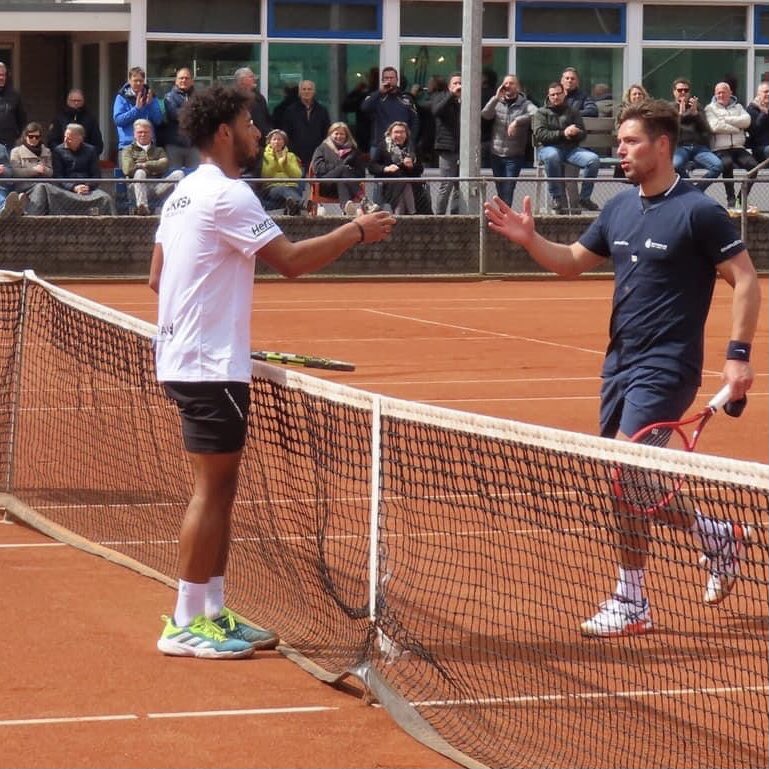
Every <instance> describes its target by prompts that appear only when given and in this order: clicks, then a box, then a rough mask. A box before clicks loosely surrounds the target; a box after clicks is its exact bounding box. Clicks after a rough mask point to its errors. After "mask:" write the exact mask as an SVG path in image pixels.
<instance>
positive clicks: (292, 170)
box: [260, 128, 302, 216]
mask: <svg viewBox="0 0 769 769" xmlns="http://www.w3.org/2000/svg"><path fill="white" fill-rule="evenodd" d="M301 178H302V165H301V163H300V162H299V158H298V157H297V156H296V155H295V154H294V153H293V152H291V151H290V150H289V149H288V136H286V132H285V131H281V130H280V129H279V128H274V129H273V130H272V131H270V133H268V134H267V146H266V147H265V148H264V157H263V158H262V179H275V180H276V181H273V182H265V183H264V184H263V185H262V187H261V190H260V192H261V195H260V197H261V198H262V203H263V204H264V208H265V210H267V211H274V210H276V209H281V210H283V211H284V213H286V214H288V215H289V216H298V215H299V214H300V213H301V212H302V191H301V187H300V186H299V182H298V181H292V180H293V179H301Z"/></svg>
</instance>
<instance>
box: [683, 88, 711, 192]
mask: <svg viewBox="0 0 769 769" xmlns="http://www.w3.org/2000/svg"><path fill="white" fill-rule="evenodd" d="M691 90H692V84H691V83H690V82H689V81H688V80H687V79H686V78H684V77H679V78H676V79H675V80H674V81H673V99H674V101H673V104H675V106H676V109H677V110H678V125H679V131H678V146H677V147H676V151H675V154H674V155H673V165H674V166H675V168H676V173H678V174H679V175H680V176H681V178H682V179H688V178H689V172H688V170H687V166H688V165H689V163H694V165H695V166H698V167H700V168H704V169H705V176H704V178H705V179H714V178H715V177H716V176H720V175H721V171H722V170H723V165H722V164H721V161H720V159H719V158H718V156H717V155H714V154H713V153H712V152H711V151H710V126H708V121H707V120H706V119H705V114H704V112H703V111H702V110H701V109H700V102H699V99H698V98H697V97H696V96H692V95H691ZM711 184H712V182H697V185H698V186H699V188H700V189H701V190H702V191H703V192H704V191H705V190H706V189H707V188H708V187H709V186H710V185H711Z"/></svg>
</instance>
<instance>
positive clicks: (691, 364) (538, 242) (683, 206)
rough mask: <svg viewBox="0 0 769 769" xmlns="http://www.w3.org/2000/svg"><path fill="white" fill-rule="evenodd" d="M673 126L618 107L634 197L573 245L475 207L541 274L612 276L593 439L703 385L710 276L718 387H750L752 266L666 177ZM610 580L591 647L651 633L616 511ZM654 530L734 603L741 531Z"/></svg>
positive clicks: (688, 517) (639, 567) (643, 534)
mask: <svg viewBox="0 0 769 769" xmlns="http://www.w3.org/2000/svg"><path fill="white" fill-rule="evenodd" d="M677 136H678V114H677V112H676V110H675V109H674V108H673V107H672V106H671V105H669V104H668V103H667V102H664V101H657V100H647V101H644V102H641V103H638V104H633V105H630V106H629V107H627V108H626V109H625V110H624V111H623V113H622V115H621V118H620V126H619V131H618V140H619V146H618V151H617V154H618V157H619V159H620V164H621V167H622V170H623V172H624V173H625V176H626V177H627V179H628V180H629V181H630V182H632V183H633V184H634V185H636V187H637V189H628V190H626V191H624V192H622V193H620V194H618V195H616V196H615V197H614V198H612V199H611V200H610V201H609V202H608V203H607V204H606V205H605V206H604V208H603V210H602V211H601V213H600V215H599V216H598V218H597V219H596V220H595V221H594V222H593V224H592V225H591V226H590V227H589V228H588V230H587V231H586V232H585V233H584V235H582V237H581V238H580V239H579V240H578V241H577V242H576V243H572V244H571V245H566V244H560V243H555V242H553V241H549V240H547V239H545V238H543V237H542V236H541V235H539V234H538V233H537V232H536V229H535V223H534V218H533V216H532V213H531V200H530V198H525V199H524V201H523V211H522V212H520V213H519V212H516V211H513V210H512V209H510V208H509V207H508V206H507V205H505V203H504V202H503V201H502V200H500V199H499V198H494V200H493V201H492V202H491V203H487V204H486V205H485V213H486V218H487V220H488V223H489V227H490V228H491V229H492V230H493V231H494V232H498V233H500V234H501V235H504V236H505V237H506V238H508V239H509V240H511V241H512V242H514V243H518V244H519V245H521V246H523V247H524V248H525V249H526V250H527V251H528V252H529V254H531V256H532V257H533V258H534V259H535V260H536V261H537V262H538V263H539V264H541V265H542V266H543V267H545V268H547V269H549V270H552V271H553V272H556V273H558V274H559V275H562V276H564V277H576V276H577V275H580V274H581V273H583V272H585V271H586V270H590V269H593V268H595V267H596V266H598V265H599V264H600V263H601V262H603V260H604V259H611V260H612V262H613V265H614V274H615V284H614V298H613V302H612V315H611V322H610V331H609V333H610V341H609V346H608V350H607V353H606V358H605V361H604V366H603V372H602V380H603V383H602V387H601V411H600V426H601V435H603V436H606V437H618V438H623V439H627V438H628V437H629V436H632V435H633V434H634V433H636V432H637V431H638V430H640V429H641V428H642V427H645V426H646V425H648V424H651V423H653V422H660V421H668V420H678V419H680V418H681V416H682V415H683V414H684V412H685V411H686V410H687V409H688V408H689V406H690V405H691V404H692V402H693V401H694V398H695V395H696V393H697V389H698V388H699V386H700V384H701V376H702V366H703V339H704V328H705V320H706V318H707V315H708V311H709V308H710V302H711V298H712V295H713V288H714V285H715V279H716V276H717V275H720V276H721V277H722V278H723V279H724V280H726V281H727V283H729V285H731V286H732V289H733V300H732V326H731V332H730V339H731V341H730V342H729V344H728V347H727V350H726V360H725V363H724V367H723V380H724V382H725V383H728V384H729V386H730V399H731V400H733V401H737V400H740V399H741V398H743V396H744V395H745V394H746V393H747V391H748V390H749V389H750V387H751V385H752V383H753V370H752V368H751V366H750V347H751V343H752V341H753V336H754V333H755V329H756V324H757V321H758V312H759V305H760V301H761V295H760V289H759V286H758V280H757V277H756V272H755V269H754V267H753V263H752V261H751V259H750V256H749V254H748V252H747V250H746V248H745V245H744V244H743V242H742V241H741V240H740V237H739V235H738V234H737V232H736V231H735V229H734V226H733V225H732V224H731V222H730V220H729V217H728V215H727V213H726V211H725V210H724V209H723V208H722V207H721V206H719V205H718V204H717V203H716V202H715V201H714V200H712V199H711V198H709V197H707V196H706V195H705V194H704V193H703V192H701V191H700V190H698V189H696V188H695V187H693V186H692V185H691V184H690V183H689V182H687V181H684V180H682V179H681V178H680V177H679V176H678V175H677V174H676V172H675V169H674V167H673V151H674V149H675V147H676V140H677ZM618 513H619V515H618V521H619V528H620V534H619V543H618V551H619V575H618V579H617V584H616V587H615V589H614V592H613V594H612V595H611V596H610V598H609V599H608V600H606V601H604V602H603V603H602V604H601V605H600V607H599V609H598V612H597V613H596V615H595V616H594V617H592V618H591V619H588V620H586V621H585V622H583V623H582V625H581V629H582V632H583V633H585V634H586V635H591V636H602V637H603V636H617V635H632V634H640V633H647V632H649V631H650V630H651V629H652V619H651V611H650V608H649V602H648V600H647V598H646V597H645V594H644V574H645V567H646V561H647V557H648V550H649V542H650V524H651V521H650V517H651V516H648V515H637V514H633V513H632V512H630V511H629V510H626V509H620V510H619V511H618ZM654 517H655V518H656V519H657V520H660V521H663V522H664V523H667V524H669V525H672V526H676V527H680V528H683V529H685V530H688V531H691V532H692V533H693V534H694V535H695V536H696V537H697V538H698V541H699V543H700V546H701V548H702V550H703V552H704V555H705V556H706V558H707V563H708V578H707V584H706V586H705V593H704V602H705V603H706V604H709V605H715V604H718V603H720V602H721V601H722V600H723V599H724V598H726V597H727V596H728V595H729V593H730V592H731V591H732V589H733V587H734V584H735V582H736V579H737V577H738V575H739V569H740V562H741V559H742V557H743V555H744V551H745V548H746V547H747V546H748V545H749V544H750V541H751V537H752V536H753V531H752V529H751V527H749V526H747V525H745V524H741V523H739V522H737V521H721V520H716V519H713V518H709V517H707V516H705V515H704V514H703V513H702V512H700V511H699V510H697V509H695V508H694V506H692V507H691V509H675V510H673V509H669V508H665V509H661V510H659V511H658V512H657V513H655V515H654Z"/></svg>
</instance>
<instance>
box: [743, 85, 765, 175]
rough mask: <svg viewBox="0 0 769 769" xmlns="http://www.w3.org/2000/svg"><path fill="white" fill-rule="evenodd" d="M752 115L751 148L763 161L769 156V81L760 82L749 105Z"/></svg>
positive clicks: (749, 111)
mask: <svg viewBox="0 0 769 769" xmlns="http://www.w3.org/2000/svg"><path fill="white" fill-rule="evenodd" d="M747 111H748V114H749V115H750V149H752V150H753V157H754V158H755V159H756V160H758V161H759V162H761V161H762V160H766V158H767V157H769V82H762V83H759V84H758V88H757V89H756V98H755V99H753V101H752V102H750V104H748V106H747Z"/></svg>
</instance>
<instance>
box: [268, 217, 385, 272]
mask: <svg viewBox="0 0 769 769" xmlns="http://www.w3.org/2000/svg"><path fill="white" fill-rule="evenodd" d="M394 226H395V217H394V216H392V214H389V213H387V212H386V211H377V212H376V213H373V214H365V215H363V216H358V217H357V218H355V219H354V220H353V221H351V222H350V223H349V224H345V225H342V226H341V227H338V228H337V229H335V230H332V231H331V232H329V233H326V234H325V235H319V236H318V237H315V238H309V239H308V240H301V241H298V242H296V243H292V242H291V241H290V240H289V239H288V238H287V237H285V236H284V235H279V236H278V237H277V238H274V239H273V240H271V241H270V242H269V243H268V244H267V245H266V246H264V247H263V248H261V249H260V250H259V254H258V256H259V258H260V259H261V260H262V261H264V262H265V263H266V264H269V265H270V267H272V268H274V269H276V270H277V271H278V272H279V273H281V275H284V276H285V277H287V278H296V277H298V276H299V275H303V274H304V273H306V272H314V271H315V270H319V269H321V268H322V267H325V266H326V265H327V264H330V263H331V262H333V261H334V260H335V259H337V258H338V257H339V256H341V255H342V254H343V253H344V252H345V251H347V250H348V249H350V248H352V247H353V246H357V245H358V244H360V243H377V242H379V241H381V240H385V239H386V238H388V237H389V236H390V233H391V232H392V228H393V227H394Z"/></svg>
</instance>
